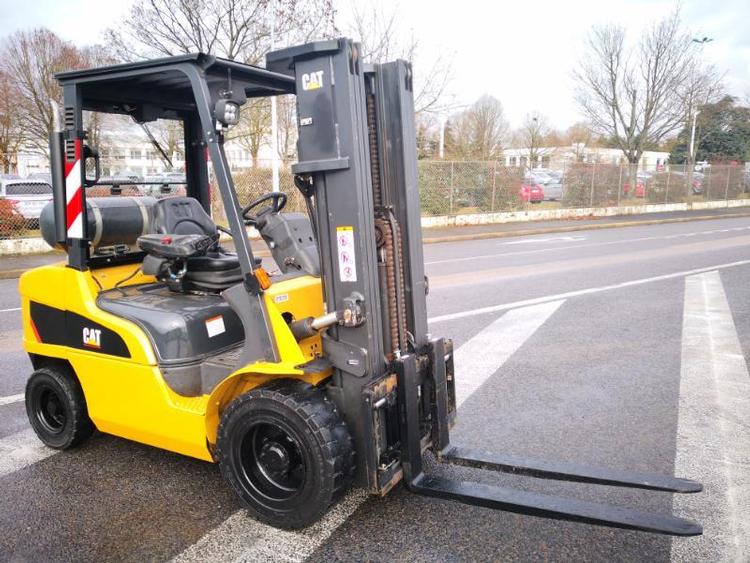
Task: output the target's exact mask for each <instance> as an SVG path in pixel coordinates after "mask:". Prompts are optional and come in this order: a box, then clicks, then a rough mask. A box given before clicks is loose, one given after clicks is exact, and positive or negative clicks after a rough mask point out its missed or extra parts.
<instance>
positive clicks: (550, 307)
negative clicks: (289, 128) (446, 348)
mask: <svg viewBox="0 0 750 563" xmlns="http://www.w3.org/2000/svg"><path fill="white" fill-rule="evenodd" d="M564 302H565V300H559V301H551V302H549V303H542V304H540V305H533V306H531V307H523V308H520V309H512V310H510V311H508V312H507V313H505V314H504V315H503V316H501V317H500V318H499V319H497V320H496V321H494V322H493V323H492V324H490V325H489V326H488V327H487V328H485V329H484V330H482V331H481V332H480V333H479V334H477V335H476V336H474V337H473V338H472V339H471V340H469V341H468V342H466V343H465V344H464V345H463V346H461V347H460V348H459V349H458V350H456V352H455V355H454V362H455V365H456V369H457V371H458V373H457V377H456V404H457V405H460V404H461V403H463V402H464V401H465V400H466V399H467V398H468V397H469V396H470V395H471V394H472V393H474V392H475V391H476V390H477V389H479V387H481V386H482V384H483V383H484V382H485V381H487V380H488V379H489V378H490V377H491V376H492V374H494V373H495V372H496V371H497V370H498V369H500V366H502V365H503V364H504V363H505V362H506V361H507V360H508V358H510V357H511V356H512V355H513V354H514V353H515V352H516V350H518V349H519V348H520V347H521V345H522V344H523V343H524V342H526V340H528V339H529V337H530V336H531V335H532V334H534V333H535V332H536V331H537V329H538V328H539V327H540V326H542V325H543V324H544V323H545V321H546V320H547V319H549V318H550V317H551V316H552V314H553V313H554V312H555V311H557V309H558V308H559V307H560V305H562V304H563V303H564Z"/></svg>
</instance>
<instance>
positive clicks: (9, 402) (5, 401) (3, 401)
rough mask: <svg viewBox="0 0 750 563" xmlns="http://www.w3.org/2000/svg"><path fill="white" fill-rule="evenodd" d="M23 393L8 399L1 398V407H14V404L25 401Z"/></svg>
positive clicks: (10, 396)
mask: <svg viewBox="0 0 750 563" xmlns="http://www.w3.org/2000/svg"><path fill="white" fill-rule="evenodd" d="M25 396H26V395H24V394H23V393H19V394H18V395H8V396H7V397H0V407H2V406H4V405H12V404H13V403H20V402H21V401H23V399H24V397H25Z"/></svg>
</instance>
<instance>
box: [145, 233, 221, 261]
mask: <svg viewBox="0 0 750 563" xmlns="http://www.w3.org/2000/svg"><path fill="white" fill-rule="evenodd" d="M217 239H218V236H210V235H159V234H151V235H142V236H140V237H138V247H139V248H140V249H141V250H143V251H145V252H146V253H148V254H149V255H151V256H156V257H158V258H166V259H167V260H180V259H186V258H192V257H193V256H202V255H203V254H205V253H206V251H207V250H208V249H209V248H211V247H212V246H213V245H214V244H215V243H216V241H217Z"/></svg>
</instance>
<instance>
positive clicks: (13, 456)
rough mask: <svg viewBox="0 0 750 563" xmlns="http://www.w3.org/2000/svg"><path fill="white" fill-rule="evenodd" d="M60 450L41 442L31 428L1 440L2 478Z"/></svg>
mask: <svg viewBox="0 0 750 563" xmlns="http://www.w3.org/2000/svg"><path fill="white" fill-rule="evenodd" d="M56 453H59V450H53V449H52V448H48V447H47V446H45V445H44V444H42V442H40V441H39V438H37V435H36V434H35V433H34V431H33V430H32V429H31V428H28V429H26V430H21V431H20V432H16V433H15V434H11V435H10V436H5V437H4V438H0V477H2V476H3V475H7V474H8V473H13V472H14V471H18V470H20V469H23V468H24V467H28V466H29V465H33V464H35V463H38V462H40V461H42V460H44V459H47V458H48V457H50V456H51V455H54V454H56Z"/></svg>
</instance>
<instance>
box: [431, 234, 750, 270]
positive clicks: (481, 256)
mask: <svg viewBox="0 0 750 563" xmlns="http://www.w3.org/2000/svg"><path fill="white" fill-rule="evenodd" d="M747 230H750V226H748V227H733V228H731V229H712V230H710V231H699V232H694V233H677V234H673V235H661V236H651V237H639V238H622V239H620V240H608V241H603V242H592V243H590V244H573V245H569V246H554V247H550V248H537V249H535V250H522V251H520V252H498V253H493V254H477V255H475V256H459V257H456V258H445V259H441V260H431V261H429V262H425V265H426V266H429V265H432V264H448V263H453V262H468V261H470V260H484V259H486V258H501V257H503V256H524V255H528V254H541V253H544V252H559V251H560V250H572V249H578V248H593V247H597V246H611V245H614V244H632V243H634V242H643V241H649V240H666V239H677V238H685V237H692V236H694V235H712V234H716V233H728V232H735V231H747ZM501 244H508V243H501Z"/></svg>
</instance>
